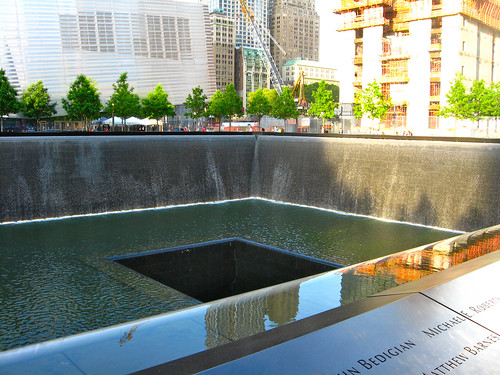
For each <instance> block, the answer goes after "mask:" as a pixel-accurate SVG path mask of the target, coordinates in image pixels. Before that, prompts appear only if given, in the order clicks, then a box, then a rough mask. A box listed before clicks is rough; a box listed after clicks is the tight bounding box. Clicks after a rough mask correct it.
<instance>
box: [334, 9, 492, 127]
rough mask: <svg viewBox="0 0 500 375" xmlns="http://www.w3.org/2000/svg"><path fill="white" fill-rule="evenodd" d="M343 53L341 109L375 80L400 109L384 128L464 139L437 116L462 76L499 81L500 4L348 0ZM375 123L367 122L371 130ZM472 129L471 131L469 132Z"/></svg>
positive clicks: (450, 121) (344, 12) (452, 123)
mask: <svg viewBox="0 0 500 375" xmlns="http://www.w3.org/2000/svg"><path fill="white" fill-rule="evenodd" d="M336 12H337V13H339V14H341V15H342V18H343V20H342V21H343V23H342V25H341V27H340V31H342V32H344V33H345V34H346V35H347V37H348V38H349V39H350V40H351V44H350V45H351V47H352V48H347V49H346V50H344V51H343V56H344V64H346V65H350V66H351V67H352V68H351V69H347V70H346V72H347V73H348V74H345V75H343V76H342V77H341V85H342V90H341V98H340V101H341V102H347V103H349V102H353V100H354V95H355V93H356V92H357V91H359V90H361V89H362V88H365V87H366V86H367V85H368V83H370V82H373V81H374V80H376V81H377V82H378V83H379V84H380V85H381V87H382V91H383V92H384V93H385V94H386V96H388V97H391V99H392V102H393V103H394V106H393V108H392V109H391V111H390V115H389V116H387V118H386V119H385V120H384V121H383V122H382V123H381V124H380V127H379V128H378V129H368V128H366V127H365V129H364V131H374V130H379V131H386V132H388V133H395V132H399V133H400V134H401V133H402V132H404V131H408V130H409V131H411V132H412V133H413V134H422V135H450V134H460V135H473V134H471V133H470V132H468V133H467V132H466V133H461V129H459V128H458V127H457V124H456V122H455V121H454V120H453V119H445V118H441V117H438V116H437V112H438V110H439V108H440V107H441V106H445V105H446V94H447V93H448V91H449V89H450V86H451V83H452V81H453V80H454V78H455V77H456V74H457V73H460V74H463V75H464V76H465V79H466V80H467V81H468V82H469V83H471V82H472V81H473V80H481V79H482V80H484V81H485V82H486V84H490V83H492V82H498V80H499V78H500V76H499V68H500V48H499V46H500V3H498V2H497V1H496V0H486V1H476V0H415V1H398V0H389V1H388V0H359V1H354V0H341V8H339V9H338V10H337V11H336ZM371 123H372V122H371V121H369V120H368V121H362V122H361V125H362V127H363V124H371ZM469 130H470V129H469Z"/></svg>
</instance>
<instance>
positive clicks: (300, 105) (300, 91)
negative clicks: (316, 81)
mask: <svg viewBox="0 0 500 375" xmlns="http://www.w3.org/2000/svg"><path fill="white" fill-rule="evenodd" d="M304 75H305V73H304V71H303V70H301V71H300V73H299V78H297V81H296V82H295V85H294V86H293V90H292V96H293V97H294V98H295V102H296V103H297V109H305V108H306V106H307V101H306V93H305V90H304ZM295 93H297V97H295V95H296V94H295Z"/></svg>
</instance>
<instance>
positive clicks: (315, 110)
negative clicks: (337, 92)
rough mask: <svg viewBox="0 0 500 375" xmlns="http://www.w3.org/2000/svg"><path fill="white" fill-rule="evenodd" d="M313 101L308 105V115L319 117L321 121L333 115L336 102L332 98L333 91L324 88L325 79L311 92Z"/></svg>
mask: <svg viewBox="0 0 500 375" xmlns="http://www.w3.org/2000/svg"><path fill="white" fill-rule="evenodd" d="M313 98H314V101H313V102H312V103H311V106H310V107H309V111H308V115H309V116H315V117H320V118H322V119H323V123H324V121H325V119H327V118H333V117H335V112H334V111H335V108H336V107H337V105H336V103H335V102H334V100H333V93H332V92H331V91H330V90H328V89H327V88H326V83H325V81H321V82H320V83H319V85H318V89H317V90H316V91H315V92H314V93H313Z"/></svg>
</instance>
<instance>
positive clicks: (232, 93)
mask: <svg viewBox="0 0 500 375" xmlns="http://www.w3.org/2000/svg"><path fill="white" fill-rule="evenodd" d="M224 100H225V101H226V103H227V113H226V116H225V117H228V118H229V122H231V118H232V117H233V116H241V115H242V114H243V101H242V100H241V98H240V96H239V95H238V93H237V92H236V88H235V87H234V83H230V84H229V85H227V86H226V91H224Z"/></svg>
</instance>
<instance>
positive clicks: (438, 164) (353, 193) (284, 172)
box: [255, 137, 500, 231]
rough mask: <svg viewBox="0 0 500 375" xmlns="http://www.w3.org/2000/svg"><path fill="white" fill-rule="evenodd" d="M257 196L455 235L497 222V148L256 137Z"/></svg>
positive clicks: (499, 170) (499, 192)
mask: <svg viewBox="0 0 500 375" xmlns="http://www.w3.org/2000/svg"><path fill="white" fill-rule="evenodd" d="M257 143H258V155H257V157H258V163H257V165H258V167H259V170H258V173H257V174H258V178H259V181H258V183H257V184H255V185H256V186H259V187H260V191H259V194H258V195H260V196H262V197H265V198H270V199H275V200H278V201H285V202H293V203H298V204H305V205H311V206H318V207H324V208H330V209H336V210H340V211H345V212H351V213H357V214H365V215H370V216H376V217H380V218H387V219H395V220H401V221H409V222H412V223H419V224H426V225H433V226H438V227H444V228H454V229H460V230H467V231H469V230H473V229H478V228H483V227H486V226H491V225H495V224H498V223H500V201H499V197H500V144H479V143H455V142H438V141H411V140H384V139H380V140H377V139H346V138H305V137H279V138H278V137H259V138H258V140H257Z"/></svg>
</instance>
